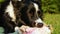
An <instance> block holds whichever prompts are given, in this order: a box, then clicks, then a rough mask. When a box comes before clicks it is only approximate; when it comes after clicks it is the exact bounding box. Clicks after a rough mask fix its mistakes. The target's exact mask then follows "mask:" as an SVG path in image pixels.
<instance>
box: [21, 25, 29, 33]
mask: <svg viewBox="0 0 60 34" xmlns="http://www.w3.org/2000/svg"><path fill="white" fill-rule="evenodd" d="M27 28H29V26H25V25H22V26H21V27H20V30H21V31H22V32H25V31H26V29H27Z"/></svg>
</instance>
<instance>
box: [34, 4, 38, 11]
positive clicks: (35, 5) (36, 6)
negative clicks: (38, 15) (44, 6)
mask: <svg viewBox="0 0 60 34" xmlns="http://www.w3.org/2000/svg"><path fill="white" fill-rule="evenodd" d="M34 7H35V9H36V11H38V10H39V8H38V5H37V4H36V3H34Z"/></svg>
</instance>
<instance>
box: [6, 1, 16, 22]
mask: <svg viewBox="0 0 60 34" xmlns="http://www.w3.org/2000/svg"><path fill="white" fill-rule="evenodd" d="M5 12H8V14H9V16H10V17H11V18H12V21H15V19H16V17H15V14H14V8H13V5H12V3H11V1H10V3H9V5H8V6H7V9H6V10H5Z"/></svg>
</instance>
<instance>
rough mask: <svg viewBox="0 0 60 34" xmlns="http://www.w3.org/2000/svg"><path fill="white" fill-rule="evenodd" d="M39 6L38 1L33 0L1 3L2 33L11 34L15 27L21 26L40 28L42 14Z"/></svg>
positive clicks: (13, 0) (12, 0) (7, 0)
mask: <svg viewBox="0 0 60 34" xmlns="http://www.w3.org/2000/svg"><path fill="white" fill-rule="evenodd" d="M39 4H40V2H39V1H34V0H30V1H28V0H6V1H5V2H4V3H2V5H1V12H0V16H1V18H0V19H1V21H0V26H2V27H4V29H5V31H4V32H5V33H6V34H7V33H12V32H14V29H15V27H16V26H18V27H20V26H22V25H27V26H31V27H36V26H37V27H39V26H40V27H41V26H42V25H43V21H42V15H43V14H42V12H41V10H40V5H39ZM39 23H40V24H39Z"/></svg>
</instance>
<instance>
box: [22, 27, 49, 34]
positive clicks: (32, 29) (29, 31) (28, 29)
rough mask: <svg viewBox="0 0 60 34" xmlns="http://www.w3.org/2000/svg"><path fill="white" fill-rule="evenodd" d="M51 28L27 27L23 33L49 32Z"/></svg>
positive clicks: (42, 33) (41, 33)
mask: <svg viewBox="0 0 60 34" xmlns="http://www.w3.org/2000/svg"><path fill="white" fill-rule="evenodd" d="M49 33H50V30H49V29H48V28H47V27H43V28H27V29H26V31H25V32H24V33H23V34H49Z"/></svg>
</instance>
